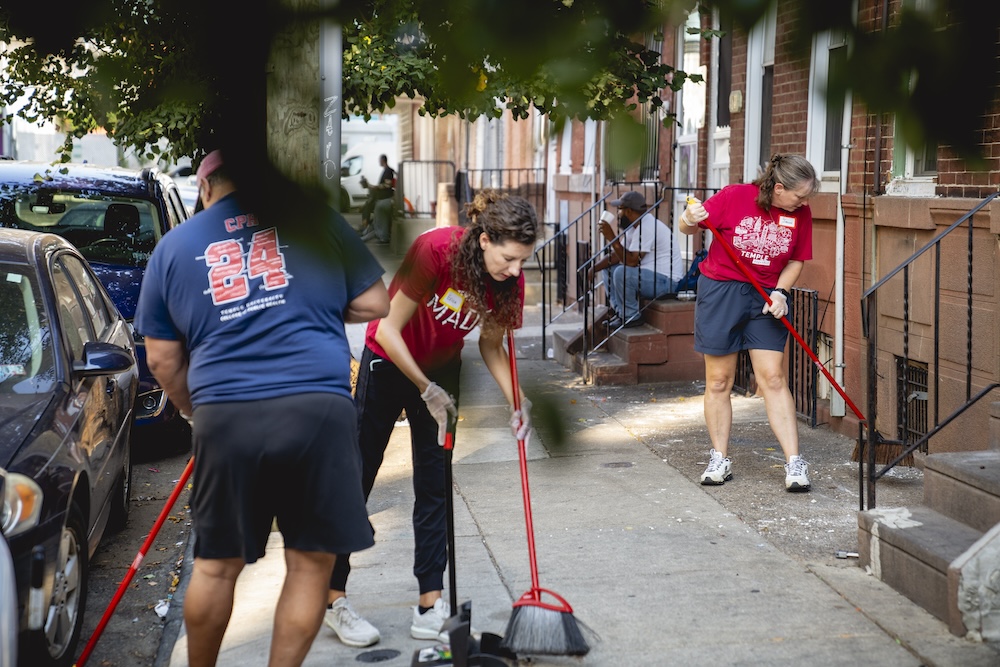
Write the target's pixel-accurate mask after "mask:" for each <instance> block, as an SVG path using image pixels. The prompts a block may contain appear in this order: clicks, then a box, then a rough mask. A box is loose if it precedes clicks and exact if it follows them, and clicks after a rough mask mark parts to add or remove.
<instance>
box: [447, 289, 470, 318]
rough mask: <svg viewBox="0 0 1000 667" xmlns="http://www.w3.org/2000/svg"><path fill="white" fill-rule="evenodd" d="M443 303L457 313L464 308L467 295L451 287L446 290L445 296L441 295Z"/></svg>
mask: <svg viewBox="0 0 1000 667" xmlns="http://www.w3.org/2000/svg"><path fill="white" fill-rule="evenodd" d="M441 303H443V304H444V305H445V306H447V307H448V308H449V309H450V310H453V311H455V312H456V313H457V312H459V311H460V310H462V304H463V303H465V297H464V296H462V295H461V294H459V293H458V292H457V291H456V290H455V289H453V288H451V287H449V288H448V291H446V292H445V293H444V296H442V297H441Z"/></svg>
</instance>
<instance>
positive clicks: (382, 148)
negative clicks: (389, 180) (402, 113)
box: [340, 141, 399, 208]
mask: <svg viewBox="0 0 1000 667" xmlns="http://www.w3.org/2000/svg"><path fill="white" fill-rule="evenodd" d="M382 155H385V156H386V159H387V160H388V162H389V166H390V167H392V169H393V170H394V171H396V172H397V174H398V172H399V149H398V147H397V146H396V144H394V143H390V142H381V141H378V142H364V143H359V144H357V145H356V146H354V147H352V148H351V149H349V150H348V151H347V152H346V153H345V154H344V157H343V158H341V161H340V187H341V188H342V189H343V190H344V192H346V193H347V196H348V197H349V198H350V208H358V207H360V206H361V205H362V204H364V203H365V199H367V198H368V189H367V188H365V187H364V186H363V185H362V184H361V177H362V176H363V177H364V178H365V179H367V181H368V182H369V183H373V184H374V183H378V182H379V178H380V177H381V176H382V166H381V165H380V164H379V157H380V156H382ZM397 177H398V176H397ZM342 206H343V204H342Z"/></svg>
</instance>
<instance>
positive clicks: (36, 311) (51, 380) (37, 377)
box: [0, 262, 56, 403]
mask: <svg viewBox="0 0 1000 667" xmlns="http://www.w3.org/2000/svg"><path fill="white" fill-rule="evenodd" d="M55 378H56V372H55V367H54V364H53V357H52V340H51V337H50V335H49V326H48V319H47V318H46V315H45V308H44V307H43V305H42V297H41V293H40V291H39V289H38V284H37V282H35V279H34V276H33V275H32V274H30V273H29V272H28V271H27V267H26V266H23V265H19V264H5V263H2V262H0V403H3V402H6V399H5V398H4V397H6V396H10V395H12V394H38V393H44V392H48V391H51V389H52V387H53V385H54V384H55Z"/></svg>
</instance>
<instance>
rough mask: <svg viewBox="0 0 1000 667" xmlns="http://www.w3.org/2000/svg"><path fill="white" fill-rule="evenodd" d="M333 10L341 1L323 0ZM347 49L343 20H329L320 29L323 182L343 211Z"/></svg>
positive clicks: (321, 161)
mask: <svg viewBox="0 0 1000 667" xmlns="http://www.w3.org/2000/svg"><path fill="white" fill-rule="evenodd" d="M321 1H322V2H323V7H324V9H332V8H333V7H335V6H336V5H337V2H338V0H321ZM343 72H344V49H343V34H342V32H341V27H340V24H339V23H336V22H334V21H333V20H332V19H325V20H324V21H323V23H322V25H321V26H320V31H319V79H320V89H321V100H322V105H323V115H322V116H321V117H320V134H319V144H320V145H319V149H320V158H319V159H320V173H319V178H320V183H321V184H322V186H323V188H324V189H325V190H326V191H327V193H328V194H329V198H330V201H332V202H333V203H334V206H335V208H337V209H338V210H343V207H344V205H345V203H344V202H342V201H341V192H340V145H341V139H340V118H341V110H342V108H343V104H344V99H343V90H342V88H343Z"/></svg>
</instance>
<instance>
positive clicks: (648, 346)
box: [608, 324, 667, 364]
mask: <svg viewBox="0 0 1000 667" xmlns="http://www.w3.org/2000/svg"><path fill="white" fill-rule="evenodd" d="M608 350H609V351H610V352H611V353H612V354H614V355H616V356H618V358H620V359H621V360H622V361H625V362H628V363H632V364H662V363H664V362H666V361H667V337H666V335H664V333H663V332H662V331H660V330H659V329H655V328H653V327H651V326H649V325H648V324H643V325H642V326H638V327H633V328H630V329H622V330H621V331H619V332H618V333H616V334H615V335H614V336H612V337H611V340H610V341H608Z"/></svg>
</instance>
